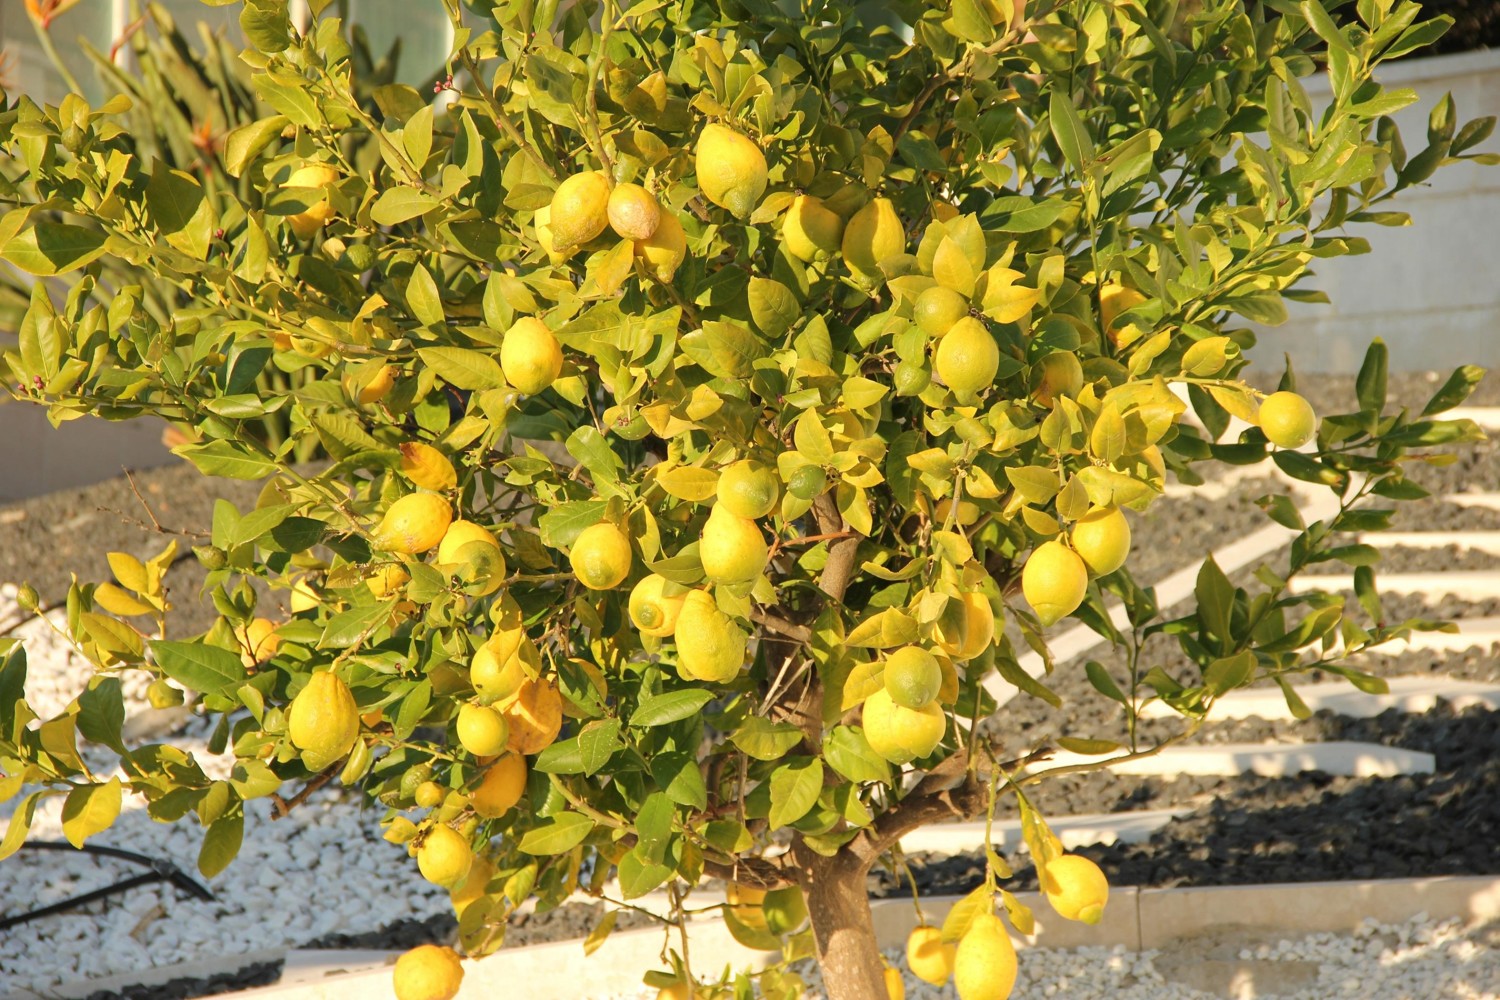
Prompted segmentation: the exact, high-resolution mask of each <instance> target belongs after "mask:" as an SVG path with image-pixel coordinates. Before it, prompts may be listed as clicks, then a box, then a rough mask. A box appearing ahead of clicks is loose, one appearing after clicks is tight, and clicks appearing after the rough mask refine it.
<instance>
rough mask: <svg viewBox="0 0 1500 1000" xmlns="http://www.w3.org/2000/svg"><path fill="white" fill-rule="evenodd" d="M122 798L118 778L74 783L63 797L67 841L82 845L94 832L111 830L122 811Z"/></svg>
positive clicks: (63, 823)
mask: <svg viewBox="0 0 1500 1000" xmlns="http://www.w3.org/2000/svg"><path fill="white" fill-rule="evenodd" d="M122 799H123V793H122V790H121V785H120V779H119V778H110V779H109V780H108V781H106V782H105V783H104V784H102V785H78V786H77V787H75V788H74V789H73V790H72V791H71V792H69V793H68V797H67V798H66V799H64V800H63V810H62V829H63V836H64V837H67V838H68V843H70V844H72V845H73V846H74V847H82V846H83V842H84V841H85V840H88V839H89V838H90V837H92V836H93V835H94V834H96V833H102V832H103V831H105V830H108V829H109V828H110V826H111V825H113V823H114V821H115V820H116V819H117V818H118V817H119V815H120V803H121V801H122Z"/></svg>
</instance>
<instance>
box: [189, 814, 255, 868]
mask: <svg viewBox="0 0 1500 1000" xmlns="http://www.w3.org/2000/svg"><path fill="white" fill-rule="evenodd" d="M244 839H245V817H244V815H243V814H241V813H238V812H235V813H230V814H229V815H228V816H220V817H219V818H218V819H216V820H214V821H213V823H212V824H211V825H210V826H209V828H208V831H207V832H206V833H204V835H203V846H202V847H200V848H199V849H198V871H200V872H202V873H203V877H204V878H213V877H214V876H215V875H217V874H219V873H220V872H222V871H223V870H224V869H225V868H228V867H229V862H231V861H233V860H234V858H235V855H237V854H239V853H240V844H241V843H242V842H243V841H244Z"/></svg>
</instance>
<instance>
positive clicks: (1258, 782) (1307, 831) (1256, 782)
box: [871, 706, 1500, 895]
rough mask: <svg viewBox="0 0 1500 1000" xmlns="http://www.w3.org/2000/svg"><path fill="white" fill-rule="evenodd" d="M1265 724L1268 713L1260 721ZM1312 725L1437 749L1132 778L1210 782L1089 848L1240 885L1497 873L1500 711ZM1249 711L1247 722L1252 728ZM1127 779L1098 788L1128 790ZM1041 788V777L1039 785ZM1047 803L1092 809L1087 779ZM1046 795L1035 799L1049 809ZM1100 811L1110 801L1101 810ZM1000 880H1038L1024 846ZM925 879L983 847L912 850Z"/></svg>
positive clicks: (957, 889)
mask: <svg viewBox="0 0 1500 1000" xmlns="http://www.w3.org/2000/svg"><path fill="white" fill-rule="evenodd" d="M1260 725H1261V726H1266V725H1267V724H1265V723H1260ZM1303 725H1304V726H1309V727H1315V728H1317V729H1319V730H1320V733H1319V735H1320V738H1325V739H1334V738H1343V739H1366V740H1372V741H1375V742H1390V743H1395V744H1398V745H1401V746H1406V747H1409V748H1412V749H1426V750H1429V751H1431V752H1434V753H1436V754H1437V771H1436V772H1435V773H1433V774H1430V775H1403V776H1400V777H1395V778H1347V777H1333V776H1331V775H1327V774H1323V773H1321V772H1307V773H1304V774H1301V775H1297V776H1295V777H1286V778H1246V777H1243V776H1242V777H1239V778H1225V779H1217V783H1216V784H1209V783H1207V782H1203V781H1201V780H1191V779H1185V778H1179V779H1176V780H1175V781H1158V782H1156V783H1155V784H1154V785H1151V784H1148V783H1146V782H1141V783H1137V784H1136V785H1135V790H1132V801H1130V802H1129V803H1128V804H1127V805H1126V806H1125V807H1126V808H1143V807H1146V806H1151V807H1162V806H1165V805H1177V804H1191V803H1192V802H1193V801H1194V800H1195V799H1198V798H1199V797H1201V796H1204V795H1208V796H1212V798H1211V800H1209V801H1207V802H1206V803H1204V804H1203V805H1201V806H1199V807H1198V808H1197V809H1195V811H1194V812H1193V813H1192V814H1190V815H1188V816H1185V817H1182V818H1179V819H1177V820H1174V821H1173V822H1172V823H1170V824H1168V825H1167V826H1166V827H1165V828H1163V829H1162V830H1161V831H1159V832H1158V833H1157V834H1156V835H1155V836H1154V837H1152V838H1151V840H1149V841H1147V842H1145V843H1141V844H1115V845H1110V846H1100V845H1095V846H1093V847H1086V848H1083V849H1081V850H1080V852H1079V853H1082V854H1086V855H1088V856H1089V857H1091V858H1093V859H1094V860H1095V861H1096V862H1098V863H1099V865H1100V866H1101V867H1102V868H1103V869H1104V870H1105V872H1106V873H1107V874H1108V875H1109V877H1110V881H1111V882H1112V883H1114V884H1116V885H1139V886H1178V885H1246V884H1257V883H1271V882H1316V881H1330V880H1340V879H1363V878H1405V877H1415V876H1432V875H1488V874H1495V873H1500V713H1495V712H1488V711H1484V710H1481V709H1470V710H1468V711H1466V712H1463V713H1458V714H1456V713H1454V712H1453V711H1452V710H1451V709H1449V708H1447V707H1446V706H1440V707H1439V708H1437V709H1435V710H1434V711H1433V712H1430V713H1427V714H1426V715H1424V716H1419V717H1415V718H1412V717H1405V718H1403V717H1401V716H1399V715H1397V714H1396V713H1387V715H1384V716H1381V717H1380V718H1377V719H1369V720H1358V721H1356V720H1347V719H1345V720H1340V719H1334V718H1332V717H1324V718H1320V719H1314V720H1310V721H1309V722H1308V723H1304V724H1303ZM1254 726H1255V724H1254V723H1246V724H1245V730H1246V732H1249V731H1252V730H1253V729H1254ZM1126 784H1127V783H1123V782H1122V783H1121V785H1122V787H1120V788H1117V789H1109V788H1107V787H1104V788H1103V790H1104V791H1105V792H1106V794H1108V793H1109V792H1111V791H1123V790H1125V788H1124V786H1125V785H1126ZM1038 791H1039V792H1040V789H1039V790H1038ZM1071 792H1072V794H1071V796H1070V797H1069V798H1068V799H1067V800H1066V802H1065V803H1062V804H1063V805H1065V806H1066V809H1058V808H1057V806H1056V805H1054V806H1053V807H1052V808H1053V811H1054V814H1057V813H1060V812H1062V811H1074V812H1082V811H1096V809H1094V808H1088V809H1086V808H1085V807H1090V806H1092V807H1097V806H1098V805H1099V804H1100V803H1098V802H1089V801H1087V799H1086V787H1085V786H1083V785H1082V783H1075V786H1074V787H1073V788H1072V789H1071ZM1047 801H1048V800H1047V799H1046V798H1042V799H1041V800H1040V801H1038V805H1039V806H1040V807H1041V808H1042V810H1043V812H1044V813H1045V812H1046V811H1047V810H1048V805H1047ZM1105 811H1108V810H1105ZM1011 860H1012V867H1014V868H1015V869H1016V878H1015V879H1014V880H1011V881H1010V882H1008V883H1007V888H1012V889H1016V888H1019V889H1029V888H1035V887H1036V875H1035V870H1034V869H1033V868H1031V867H1030V866H1029V864H1028V863H1027V861H1026V856H1025V855H1020V856H1018V857H1013V858H1012V859H1011ZM911 861H912V868H913V871H914V874H915V877H916V880H917V885H918V889H919V890H920V891H922V892H924V893H963V892H967V891H969V890H971V889H973V888H974V887H975V886H977V885H978V884H980V882H981V881H982V880H983V877H984V875H983V873H984V861H983V856H982V855H980V854H973V855H958V856H952V857H946V856H942V855H918V856H915V857H913V858H912V859H911ZM871 890H872V892H874V893H876V894H879V895H899V894H904V893H905V892H907V891H909V890H908V889H906V888H905V887H904V886H898V885H897V884H896V881H895V879H894V878H893V877H892V876H891V875H890V873H888V872H883V871H882V872H876V873H874V874H873V875H872V876H871Z"/></svg>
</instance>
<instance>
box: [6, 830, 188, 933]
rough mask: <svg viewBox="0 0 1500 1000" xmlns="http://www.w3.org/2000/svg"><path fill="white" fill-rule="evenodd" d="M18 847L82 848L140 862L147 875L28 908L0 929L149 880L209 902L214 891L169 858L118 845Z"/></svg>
mask: <svg viewBox="0 0 1500 1000" xmlns="http://www.w3.org/2000/svg"><path fill="white" fill-rule="evenodd" d="M21 850H23V851H26V850H30V851H83V852H85V853H88V854H98V855H101V856H103V857H107V858H119V859H120V860H122V861H129V862H131V863H132V864H137V865H144V866H145V867H147V868H150V869H151V873H150V874H147V875H136V876H134V877H133V878H128V879H125V880H124V881H121V882H116V883H114V884H113V885H108V886H105V887H104V888H102V889H95V890H93V891H92V892H86V893H84V894H83V895H82V896H75V897H74V898H72V899H65V900H63V901H62V902H61V903H53V904H52V905H51V906H43V907H41V908H40V909H36V910H31V911H29V912H27V913H22V914H20V915H19V916H15V917H4V918H0V931H3V930H6V929H7V928H10V927H15V926H16V925H18V924H24V923H27V922H29V921H32V920H36V919H38V918H40V917H47V916H51V915H52V914H54V913H63V912H65V911H67V910H71V909H73V908H75V907H78V906H83V905H84V904H86V903H92V902H93V901H94V900H96V899H103V898H104V897H106V896H112V895H114V894H116V893H120V892H127V891H129V890H131V889H134V888H136V887H137V886H142V885H149V884H150V883H152V882H170V883H171V884H172V885H174V886H176V887H177V888H178V889H180V890H182V891H183V892H186V893H188V894H189V895H192V896H195V897H196V898H198V899H202V900H207V901H211V900H212V899H213V898H214V894H213V893H211V892H209V891H208V889H207V888H206V887H204V886H203V884H202V883H200V882H198V881H197V880H195V879H193V878H191V877H189V876H188V874H187V873H186V872H184V871H183V870H182V869H181V868H178V867H177V866H176V865H174V864H173V863H172V862H170V861H165V860H163V859H161V858H150V857H147V856H146V855H144V854H136V853H135V852H134V851H122V850H120V849H119V848H118V847H95V846H92V845H89V846H85V847H74V846H73V845H72V844H69V843H67V842H66V841H61V840H33V841H28V842H27V843H24V844H22V845H21Z"/></svg>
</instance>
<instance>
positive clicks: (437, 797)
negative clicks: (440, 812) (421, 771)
mask: <svg viewBox="0 0 1500 1000" xmlns="http://www.w3.org/2000/svg"><path fill="white" fill-rule="evenodd" d="M447 797H448V793H447V792H446V791H445V790H444V789H443V786H442V785H440V784H438V783H437V782H436V781H424V782H422V783H421V784H420V785H418V786H417V791H416V794H415V795H414V796H413V798H415V799H416V800H417V805H419V806H421V807H422V808H423V809H436V808H437V807H438V806H440V805H442V804H443V800H444V799H446V798H447Z"/></svg>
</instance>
